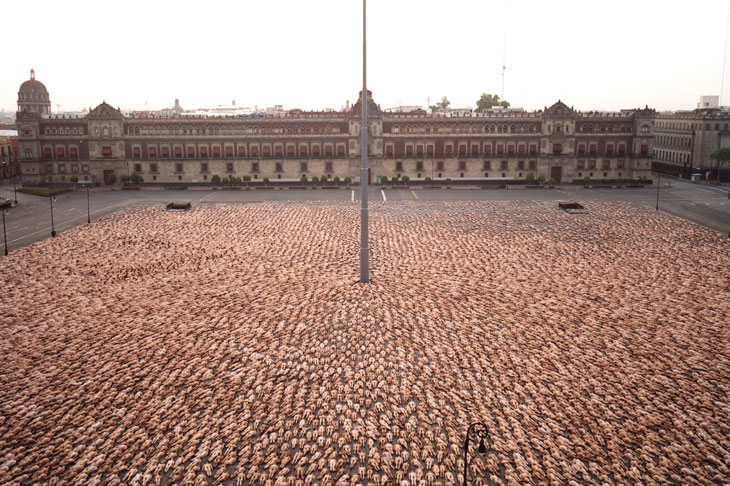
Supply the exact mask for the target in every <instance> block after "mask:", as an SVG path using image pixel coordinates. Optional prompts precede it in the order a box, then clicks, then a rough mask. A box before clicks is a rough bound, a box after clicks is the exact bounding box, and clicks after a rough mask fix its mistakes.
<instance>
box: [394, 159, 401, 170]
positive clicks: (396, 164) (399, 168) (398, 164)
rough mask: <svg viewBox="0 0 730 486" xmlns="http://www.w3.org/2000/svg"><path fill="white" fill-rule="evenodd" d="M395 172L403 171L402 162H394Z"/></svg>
mask: <svg viewBox="0 0 730 486" xmlns="http://www.w3.org/2000/svg"><path fill="white" fill-rule="evenodd" d="M395 170H397V171H401V170H403V162H400V161H398V162H396V163H395Z"/></svg>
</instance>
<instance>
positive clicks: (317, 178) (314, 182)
mask: <svg viewBox="0 0 730 486" xmlns="http://www.w3.org/2000/svg"><path fill="white" fill-rule="evenodd" d="M312 184H319V177H317V176H312Z"/></svg>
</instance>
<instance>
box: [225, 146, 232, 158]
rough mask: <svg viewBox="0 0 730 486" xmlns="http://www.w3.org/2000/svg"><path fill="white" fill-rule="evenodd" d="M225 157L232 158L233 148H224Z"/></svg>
mask: <svg viewBox="0 0 730 486" xmlns="http://www.w3.org/2000/svg"><path fill="white" fill-rule="evenodd" d="M226 157H229V158H230V157H233V147H232V146H230V145H227V146H226Z"/></svg>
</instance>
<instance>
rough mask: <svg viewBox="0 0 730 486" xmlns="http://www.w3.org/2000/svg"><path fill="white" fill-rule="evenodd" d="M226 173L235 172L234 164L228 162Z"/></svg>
mask: <svg viewBox="0 0 730 486" xmlns="http://www.w3.org/2000/svg"><path fill="white" fill-rule="evenodd" d="M226 172H233V162H226Z"/></svg>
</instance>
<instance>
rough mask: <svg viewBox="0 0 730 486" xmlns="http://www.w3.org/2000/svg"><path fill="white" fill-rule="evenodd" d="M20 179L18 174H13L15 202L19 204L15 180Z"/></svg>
mask: <svg viewBox="0 0 730 486" xmlns="http://www.w3.org/2000/svg"><path fill="white" fill-rule="evenodd" d="M17 179H18V174H17V173H16V174H15V175H14V176H13V204H15V205H16V206H17V205H18V189H17V187H16V186H15V181H16V180H17Z"/></svg>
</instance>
